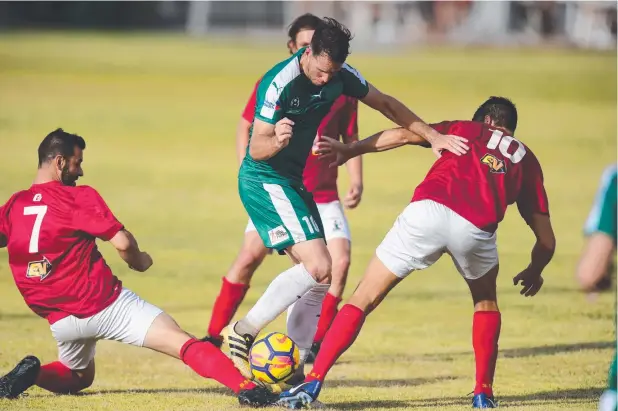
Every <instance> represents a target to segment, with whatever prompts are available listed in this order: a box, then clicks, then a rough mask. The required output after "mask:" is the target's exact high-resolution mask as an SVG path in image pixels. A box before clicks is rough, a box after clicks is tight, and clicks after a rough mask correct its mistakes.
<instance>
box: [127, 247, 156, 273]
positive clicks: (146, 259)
mask: <svg viewBox="0 0 618 411" xmlns="http://www.w3.org/2000/svg"><path fill="white" fill-rule="evenodd" d="M152 263H153V261H152V257H151V256H150V254H148V253H147V252H144V251H142V252H140V254H139V257H138V264H136V265H135V266H129V268H130V269H131V270H135V271H139V272H140V273H143V272H144V271H146V270H148V269H149V268H150V267H151V266H152Z"/></svg>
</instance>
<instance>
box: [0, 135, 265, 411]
mask: <svg viewBox="0 0 618 411" xmlns="http://www.w3.org/2000/svg"><path fill="white" fill-rule="evenodd" d="M85 148H86V142H85V141H84V139H83V138H82V137H80V136H77V135H74V134H70V133H66V132H65V131H63V130H62V129H57V130H55V131H53V132H52V133H50V134H49V135H47V137H45V139H44V140H43V142H42V143H41V144H40V146H39V153H38V154H39V169H38V172H37V176H36V179H35V181H34V184H32V186H31V187H30V188H28V189H26V190H22V191H19V192H17V193H15V194H14V195H13V196H12V197H11V198H10V199H9V200H8V202H7V203H6V204H5V205H3V206H2V207H0V245H2V246H7V248H8V257H9V265H10V266H11V271H12V273H13V278H14V280H15V284H16V285H17V288H18V289H19V292H20V293H21V295H22V296H23V298H24V300H25V302H26V304H27V305H28V306H29V307H30V308H31V309H32V311H34V312H35V313H36V314H38V315H39V316H41V317H43V318H45V319H47V321H48V322H49V324H50V329H51V332H52V335H53V337H54V339H55V340H56V342H57V345H58V357H59V358H58V361H56V362H52V363H49V364H45V365H42V366H41V364H40V361H39V360H38V358H36V357H34V356H28V357H26V358H24V359H23V360H22V361H21V362H20V363H19V364H18V365H17V367H15V369H13V370H12V371H11V372H9V373H8V374H6V375H5V376H3V377H2V378H0V398H16V397H18V396H19V395H21V394H22V393H23V392H24V391H25V390H26V389H28V388H29V387H30V386H32V385H34V384H36V385H38V386H39V387H41V388H43V389H46V390H48V391H51V392H54V393H76V392H78V391H81V390H83V389H85V388H87V387H89V386H90V385H91V384H92V382H93V380H94V370H95V368H94V356H95V346H96V344H97V341H98V340H102V339H104V340H114V341H120V342H123V343H126V344H131V345H135V346H140V347H147V348H150V349H152V350H155V351H158V352H161V353H164V354H167V355H169V356H172V357H174V358H178V359H181V360H182V361H184V362H185V363H186V364H187V365H189V366H190V367H191V368H192V369H193V370H194V371H195V372H196V373H198V374H199V375H201V376H203V377H207V378H214V379H215V380H217V381H219V382H221V383H222V384H224V385H226V386H228V387H229V388H231V389H232V390H234V391H235V392H236V393H238V394H239V395H238V398H239V401H240V402H241V403H242V404H248V405H261V406H263V405H267V404H269V403H271V402H272V401H273V395H272V394H271V393H270V392H269V391H267V390H266V389H265V388H262V387H256V386H255V385H254V384H253V383H252V382H250V381H247V380H246V379H245V378H244V377H243V376H242V375H241V374H240V373H239V372H238V370H236V368H235V367H234V365H233V363H232V362H231V361H230V360H229V359H228V358H227V357H226V356H225V355H224V354H223V353H222V352H221V351H220V350H219V349H217V348H216V347H215V346H213V345H212V344H210V343H207V342H200V341H197V340H195V339H193V338H192V337H191V336H189V335H188V334H187V333H185V332H184V331H183V330H181V329H180V328H179V327H178V325H177V324H176V322H175V321H174V320H173V319H172V318H171V317H170V316H169V315H167V314H166V313H164V312H162V310H161V309H159V308H158V307H156V306H154V305H152V304H149V303H148V302H146V301H144V300H142V299H141V298H140V297H139V296H137V295H136V294H135V293H133V292H132V291H130V290H128V289H126V288H124V287H123V286H122V283H121V281H120V280H119V279H118V278H117V277H116V276H115V275H114V274H113V273H112V271H111V269H110V268H109V266H108V265H107V264H106V263H105V260H104V259H103V256H102V255H101V253H100V252H99V250H98V248H97V245H96V239H97V238H98V239H101V240H104V241H109V242H110V243H111V244H112V245H113V246H114V247H115V248H116V250H118V253H119V254H120V257H121V258H122V259H123V260H124V261H125V262H126V263H127V264H128V265H129V267H130V268H132V269H134V270H136V271H140V272H143V271H146V270H148V268H150V266H151V265H152V259H151V258H150V256H149V255H148V254H147V253H145V252H143V251H141V250H140V249H139V246H138V244H137V241H136V240H135V238H134V237H133V236H132V235H131V233H130V232H129V231H127V230H126V229H125V228H124V226H123V225H122V224H121V223H120V222H119V221H118V220H117V219H116V217H115V216H114V214H113V213H112V212H111V210H110V209H109V207H108V206H107V204H106V203H105V201H104V200H103V198H102V197H101V196H100V195H99V193H98V192H97V191H96V190H95V189H94V188H92V187H89V186H83V185H82V186H77V185H76V181H77V179H78V178H79V177H81V176H83V171H82V161H83V151H84V150H85Z"/></svg>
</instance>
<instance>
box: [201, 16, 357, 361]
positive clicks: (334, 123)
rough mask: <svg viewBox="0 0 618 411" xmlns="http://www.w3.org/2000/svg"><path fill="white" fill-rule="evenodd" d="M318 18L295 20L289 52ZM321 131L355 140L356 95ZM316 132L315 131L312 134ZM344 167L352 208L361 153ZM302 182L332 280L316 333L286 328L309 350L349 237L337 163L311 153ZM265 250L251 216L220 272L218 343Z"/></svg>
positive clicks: (345, 263)
mask: <svg viewBox="0 0 618 411" xmlns="http://www.w3.org/2000/svg"><path fill="white" fill-rule="evenodd" d="M319 22H320V18H319V17H317V16H314V15H313V14H309V13H308V14H304V15H302V16H300V17H298V18H297V19H296V20H294V22H293V23H292V24H291V25H290V27H289V30H288V36H289V40H288V43H287V45H288V48H289V50H290V53H291V54H294V53H295V52H297V51H298V50H299V49H300V48H302V47H306V46H308V45H309V44H310V42H311V37H313V32H314V31H315V28H316V26H317V25H318V24H319ZM258 85H259V81H258V82H257V83H256V88H257V86H258ZM256 88H254V90H253V93H252V95H251V97H250V99H249V101H248V102H247V106H246V107H245V110H244V112H243V113H242V117H241V119H240V121H239V123H238V128H237V131H236V151H237V156H238V163H239V164H240V163H242V160H243V158H244V157H245V153H246V151H247V145H248V143H249V130H250V128H251V125H252V123H253V117H254V112H255V104H256V101H255V100H256ZM319 136H328V137H332V138H335V139H339V138H340V137H341V138H342V139H343V141H344V142H346V143H349V142H353V141H358V102H357V100H355V99H353V98H350V97H347V96H343V95H342V96H341V97H339V99H338V100H337V101H336V102H335V104H334V105H333V107H332V108H331V110H330V112H329V114H328V115H327V116H326V117H325V118H324V120H323V121H322V123H321V124H320V127H319V128H318V137H319ZM318 137H316V140H317V138H318ZM347 168H348V172H349V174H350V189H349V190H348V193H347V194H346V196H345V197H344V199H343V205H344V206H345V207H346V208H348V209H352V208H355V207H356V206H357V205H358V204H359V202H360V200H361V196H362V193H363V177H362V163H361V157H356V158H354V159H351V160H350V161H348V163H347ZM303 182H304V184H305V186H306V187H307V190H308V191H309V192H311V193H312V194H313V196H314V199H315V202H316V203H317V206H318V210H319V212H320V217H321V219H322V224H323V225H324V231H325V233H324V234H325V237H326V241H327V243H328V244H327V247H328V251H329V252H330V254H331V257H332V261H333V266H332V280H331V285H330V288H329V290H328V293H327V294H326V297H325V298H324V302H323V304H322V312H321V314H320V320H319V323H318V328H317V332H316V333H315V336H307V337H308V338H309V340H308V341H299V339H301V340H303V339H305V338H304V337H305V334H306V333H303V332H302V330H298V332H296V331H295V330H294V329H292V330H290V326H291V327H292V328H294V327H293V324H288V333H290V335H291V336H292V337H293V339H294V340H295V341H296V343H297V344H299V346H300V347H303V348H304V347H306V346H307V345H309V346H311V345H313V347H312V351H313V353H312V356H313V355H315V353H316V352H317V350H318V349H319V344H320V343H321V341H322V339H323V337H324V334H325V333H326V331H327V329H328V327H329V326H330V323H331V322H332V320H333V318H334V317H335V315H336V314H337V306H338V304H339V302H340V301H341V296H342V295H343V290H344V287H345V282H346V278H347V275H348V269H349V267H350V240H351V237H350V230H349V227H348V222H347V219H346V217H345V215H344V213H343V208H342V206H341V202H340V201H339V194H338V191H337V168H336V167H329V166H328V162H327V161H323V160H322V159H320V158H319V157H318V156H314V155H312V156H309V158H308V159H307V164H306V166H305V171H304V173H303ZM268 253H269V250H268V249H267V248H266V247H265V246H264V243H263V242H262V239H261V238H260V236H259V235H258V233H257V231H256V229H255V227H254V226H253V223H252V222H251V221H249V223H248V224H247V227H246V229H245V238H244V241H243V245H242V247H241V249H240V252H239V254H238V256H237V257H236V260H235V261H234V263H233V264H232V267H231V268H230V270H229V271H228V273H227V275H226V276H225V277H224V278H223V284H222V286H221V291H220V292H219V295H218V297H217V300H216V302H215V305H214V308H213V312H212V316H211V319H210V324H209V326H208V335H209V337H210V341H212V342H214V343H216V344H220V341H221V331H222V330H223V328H224V327H225V326H227V325H228V324H229V323H230V322H231V320H232V317H233V316H234V314H235V312H236V310H237V309H238V306H239V305H240V303H241V301H242V300H243V298H244V296H245V294H246V292H247V289H248V288H249V282H250V281H251V277H252V276H253V273H254V272H255V270H257V268H258V267H259V265H260V264H261V263H262V261H263V260H264V258H265V257H266V255H267V254H268ZM312 341H313V344H312Z"/></svg>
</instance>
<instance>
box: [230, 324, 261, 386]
mask: <svg viewBox="0 0 618 411" xmlns="http://www.w3.org/2000/svg"><path fill="white" fill-rule="evenodd" d="M235 326H236V323H232V324H230V325H228V326H227V333H226V334H225V337H224V339H223V345H224V346H225V348H226V349H227V351H228V354H229V356H230V359H231V360H232V362H233V363H234V365H235V366H236V368H238V371H240V373H241V374H242V375H244V376H245V377H247V378H250V379H253V373H252V372H251V366H250V365H249V350H250V349H251V346H252V345H253V341H254V340H255V337H253V336H252V335H250V334H245V335H240V334H238V333H237V332H236V330H235V329H234V327H235Z"/></svg>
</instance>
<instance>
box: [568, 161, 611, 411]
mask: <svg viewBox="0 0 618 411" xmlns="http://www.w3.org/2000/svg"><path fill="white" fill-rule="evenodd" d="M616 180H617V168H616V165H615V164H614V165H611V166H609V167H607V168H606V169H605V171H604V172H603V175H602V177H601V184H600V185H599V189H598V190H597V194H596V197H595V199H594V204H593V206H592V209H591V210H590V214H589V215H588V220H587V221H586V226H585V230H584V231H585V234H586V236H587V239H586V245H585V247H584V251H583V253H582V256H581V258H580V261H579V265H578V267H577V279H578V280H579V283H580V286H581V287H582V289H584V290H585V291H597V290H599V289H606V288H608V287H609V285H611V276H612V273H613V266H614V264H613V263H614V257H615V254H616V231H617V223H616V202H617V198H616V197H617V192H616ZM600 283H601V284H604V286H603V287H599V284H600ZM614 312H616V310H614ZM616 378H617V376H616V354H615V353H614V360H613V362H612V364H611V366H610V369H609V376H608V383H607V389H606V391H605V392H604V393H603V396H602V397H601V401H600V404H599V410H600V411H616V409H617V402H618V401H617V395H618V394H617V392H616Z"/></svg>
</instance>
